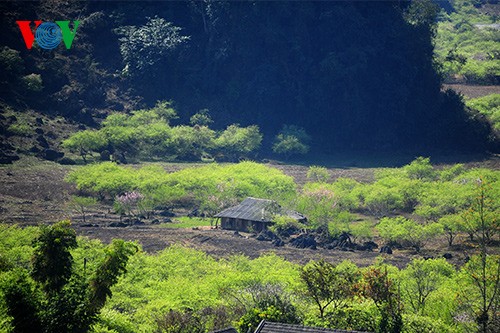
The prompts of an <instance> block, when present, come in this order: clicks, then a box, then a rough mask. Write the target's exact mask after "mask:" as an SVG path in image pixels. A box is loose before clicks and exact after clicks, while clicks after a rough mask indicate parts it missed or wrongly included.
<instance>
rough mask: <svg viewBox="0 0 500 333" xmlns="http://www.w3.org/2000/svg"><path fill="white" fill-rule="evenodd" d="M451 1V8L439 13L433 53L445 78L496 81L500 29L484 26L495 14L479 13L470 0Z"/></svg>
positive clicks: (467, 80)
mask: <svg viewBox="0 0 500 333" xmlns="http://www.w3.org/2000/svg"><path fill="white" fill-rule="evenodd" d="M451 4H452V6H453V7H454V11H452V12H451V13H449V14H447V13H445V12H444V11H443V12H442V13H441V19H440V22H439V24H438V30H437V37H436V40H435V45H436V48H435V53H436V55H437V57H438V60H439V61H440V62H441V63H442V71H443V74H444V75H445V78H446V79H448V80H449V81H454V80H456V79H459V80H464V81H466V82H468V83H472V84H496V83H497V80H498V73H499V70H500V65H499V60H498V46H497V44H498V38H499V35H500V33H499V31H498V29H494V28H488V27H487V25H488V24H491V23H495V17H494V15H492V14H488V15H484V12H482V13H480V12H479V11H478V9H477V8H475V6H473V2H471V1H454V2H453V3H451ZM481 24H482V25H483V26H481ZM484 25H486V26H484Z"/></svg>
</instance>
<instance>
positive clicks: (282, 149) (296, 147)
mask: <svg viewBox="0 0 500 333" xmlns="http://www.w3.org/2000/svg"><path fill="white" fill-rule="evenodd" d="M310 141H311V138H310V136H309V135H308V134H307V133H306V131H305V130H304V129H303V128H301V127H298V126H295V125H284V126H283V129H282V130H281V131H280V133H278V135H276V137H275V139H274V144H273V147H272V149H273V152H275V153H276V154H283V155H284V156H285V158H286V159H288V158H289V157H290V156H292V155H298V154H301V155H303V154H306V153H307V152H308V151H309V142H310Z"/></svg>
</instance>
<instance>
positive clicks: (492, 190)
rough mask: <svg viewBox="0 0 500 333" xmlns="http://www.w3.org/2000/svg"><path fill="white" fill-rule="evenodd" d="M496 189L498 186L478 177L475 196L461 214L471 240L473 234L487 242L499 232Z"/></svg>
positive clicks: (498, 206) (498, 209)
mask: <svg viewBox="0 0 500 333" xmlns="http://www.w3.org/2000/svg"><path fill="white" fill-rule="evenodd" d="M498 191H499V188H498V186H496V187H492V186H491V185H490V183H489V182H488V181H487V180H486V179H484V178H479V179H478V180H477V189H476V197H475V198H474V199H473V201H472V204H471V206H470V208H469V209H468V210H467V211H465V212H463V214H462V218H463V220H464V222H465V223H464V225H465V228H466V230H467V231H468V233H469V235H470V236H471V240H472V235H474V234H475V235H477V236H478V237H479V238H480V240H481V241H484V242H486V243H489V242H490V241H491V240H492V239H493V237H494V236H495V235H496V234H498V233H499V230H500V224H499V221H498V216H499V214H498V212H499V211H500V204H499V203H498Z"/></svg>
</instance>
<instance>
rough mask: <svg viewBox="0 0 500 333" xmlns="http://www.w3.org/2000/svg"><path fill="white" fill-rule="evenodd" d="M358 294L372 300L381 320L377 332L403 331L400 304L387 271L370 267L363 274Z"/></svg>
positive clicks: (397, 332) (396, 332) (394, 286)
mask: <svg viewBox="0 0 500 333" xmlns="http://www.w3.org/2000/svg"><path fill="white" fill-rule="evenodd" d="M359 291H360V294H361V295H362V296H364V297H366V298H369V299H371V300H373V302H374V303H375V305H376V306H377V308H378V310H379V312H380V314H381V320H380V322H379V324H378V329H377V332H380V333H400V332H401V331H402V329H403V318H402V304H401V299H400V294H399V292H398V290H397V289H396V285H395V284H394V281H393V280H392V279H390V278H389V276H388V274H387V269H385V270H383V269H381V268H377V267H370V268H369V269H368V270H366V271H365V272H364V273H363V281H362V282H361V284H360V286H359Z"/></svg>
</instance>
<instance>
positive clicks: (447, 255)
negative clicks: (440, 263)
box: [443, 253, 453, 260]
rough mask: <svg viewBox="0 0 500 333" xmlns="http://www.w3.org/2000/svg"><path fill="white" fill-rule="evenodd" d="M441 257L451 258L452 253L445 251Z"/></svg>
mask: <svg viewBox="0 0 500 333" xmlns="http://www.w3.org/2000/svg"><path fill="white" fill-rule="evenodd" d="M443 258H445V259H448V260H449V259H451V258H453V254H451V253H445V254H443Z"/></svg>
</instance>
